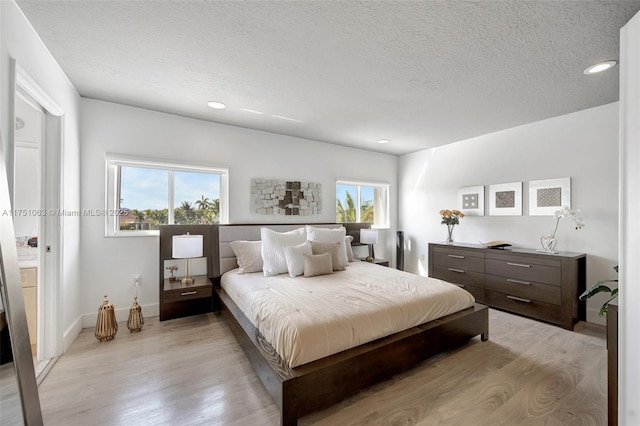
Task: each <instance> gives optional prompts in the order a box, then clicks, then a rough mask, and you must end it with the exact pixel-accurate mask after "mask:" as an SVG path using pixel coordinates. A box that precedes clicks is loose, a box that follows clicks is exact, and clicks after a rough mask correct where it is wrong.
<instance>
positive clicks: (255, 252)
mask: <svg viewBox="0 0 640 426" xmlns="http://www.w3.org/2000/svg"><path fill="white" fill-rule="evenodd" d="M230 245H231V250H233V254H235V255H236V260H237V261H238V266H239V269H238V273H240V274H246V273H248V272H260V271H262V242H261V241H233V242H231V243H230Z"/></svg>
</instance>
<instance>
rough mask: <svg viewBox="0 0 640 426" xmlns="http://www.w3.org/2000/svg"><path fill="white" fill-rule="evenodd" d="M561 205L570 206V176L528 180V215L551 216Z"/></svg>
mask: <svg viewBox="0 0 640 426" xmlns="http://www.w3.org/2000/svg"><path fill="white" fill-rule="evenodd" d="M563 206H567V207H569V208H571V178H560V179H546V180H533V181H531V182H529V215H530V216H553V215H554V214H555V212H556V210H560V209H561V208H562V207H563Z"/></svg>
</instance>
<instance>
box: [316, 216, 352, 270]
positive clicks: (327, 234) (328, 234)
mask: <svg viewBox="0 0 640 426" xmlns="http://www.w3.org/2000/svg"><path fill="white" fill-rule="evenodd" d="M346 236H347V230H346V228H345V227H344V226H341V227H340V228H336V229H328V228H316V227H313V226H311V225H307V239H308V240H309V241H317V242H320V243H339V244H340V262H341V263H342V265H344V266H349V259H348V258H347V246H346V244H345V237H346ZM334 267H335V265H334Z"/></svg>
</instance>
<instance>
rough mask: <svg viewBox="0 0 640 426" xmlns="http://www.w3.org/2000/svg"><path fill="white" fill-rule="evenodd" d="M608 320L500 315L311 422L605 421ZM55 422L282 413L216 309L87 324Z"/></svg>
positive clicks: (55, 389) (56, 374)
mask: <svg viewBox="0 0 640 426" xmlns="http://www.w3.org/2000/svg"><path fill="white" fill-rule="evenodd" d="M604 335H605V332H604V327H601V326H597V325H592V324H586V323H580V324H578V326H577V328H576V331H575V332H570V331H567V330H563V329H561V328H559V327H555V326H551V325H547V324H543V323H540V322H536V321H532V320H528V319H525V318H521V317H518V316H514V315H510V314H506V313H503V312H499V311H494V310H491V312H490V340H489V341H488V342H481V341H480V339H479V338H475V339H473V340H472V341H470V342H469V344H467V345H466V346H464V347H463V348H460V349H458V350H455V351H452V352H449V353H446V354H442V355H438V356H437V357H435V358H431V359H430V360H427V361H425V362H423V363H422V364H420V365H418V366H417V367H416V368H414V369H412V370H410V371H407V372H405V373H403V374H401V375H398V376H396V377H394V378H392V379H391V380H388V381H386V382H384V383H381V384H378V385H376V386H374V387H372V388H369V389H367V390H366V391H364V392H362V393H360V394H358V395H356V396H354V397H352V398H350V399H348V400H346V401H344V402H342V403H340V404H337V405H335V406H333V407H331V408H329V409H327V410H324V411H321V412H317V413H313V414H311V415H309V416H307V417H305V418H303V419H301V421H300V424H301V425H327V426H328V425H331V426H334V425H473V426H476V425H492V426H493V425H509V426H512V425H543V424H544V425H605V424H606V413H607V402H606V400H607V397H606V392H607V372H606V350H605V340H604ZM39 390H40V399H41V405H42V410H43V416H44V420H45V424H46V425H65V426H68V425H83V426H84V425H136V424H140V425H156V424H163V425H165V424H167V425H168V424H170V425H199V424H210V425H213V424H215V425H251V426H259V425H278V424H279V411H278V409H277V407H276V406H275V404H274V403H273V402H272V400H271V398H270V397H269V395H268V394H267V393H266V391H265V390H264V388H263V387H262V384H261V383H260V381H259V379H258V378H257V376H256V375H255V374H254V373H253V370H252V369H251V366H250V365H249V362H248V361H247V359H246V357H245V356H244V353H243V352H242V349H241V348H240V346H239V345H238V343H237V342H236V340H235V338H234V337H233V335H232V334H231V332H230V331H229V329H228V328H227V325H226V324H225V322H224V321H223V320H222V319H221V318H220V317H219V316H218V315H216V314H208V315H199V316H195V317H190V318H182V319H177V320H172V321H164V322H162V323H160V322H159V321H158V319H157V318H152V319H150V320H147V322H146V323H145V325H144V328H143V329H142V331H141V332H140V333H134V334H130V333H129V331H128V330H127V328H126V324H124V323H122V324H120V331H119V332H118V334H117V336H116V338H115V339H114V340H113V341H111V342H106V343H100V342H98V340H96V339H95V337H94V336H93V330H91V329H86V330H83V331H82V332H81V334H80V336H79V337H78V339H77V340H76V341H75V342H74V343H73V344H72V346H71V348H70V349H69V351H67V353H65V354H64V355H63V356H62V357H61V358H60V359H59V360H58V362H57V363H56V365H55V366H54V367H53V369H52V370H51V372H50V373H49V375H48V376H47V378H46V379H45V380H44V381H43V383H42V384H41V385H40V388H39Z"/></svg>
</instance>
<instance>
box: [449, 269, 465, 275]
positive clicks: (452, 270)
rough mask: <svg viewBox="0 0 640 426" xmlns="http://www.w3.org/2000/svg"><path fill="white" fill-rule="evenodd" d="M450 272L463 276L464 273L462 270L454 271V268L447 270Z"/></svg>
mask: <svg viewBox="0 0 640 426" xmlns="http://www.w3.org/2000/svg"><path fill="white" fill-rule="evenodd" d="M448 269H449V270H450V271H451V272H457V273H459V274H464V271H463V270H462V269H455V268H448Z"/></svg>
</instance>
